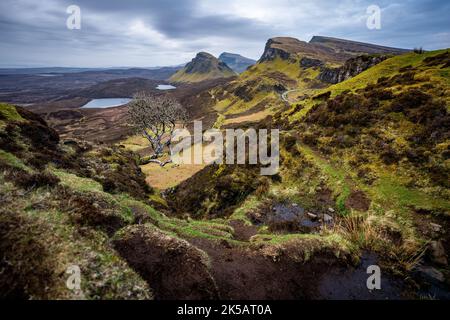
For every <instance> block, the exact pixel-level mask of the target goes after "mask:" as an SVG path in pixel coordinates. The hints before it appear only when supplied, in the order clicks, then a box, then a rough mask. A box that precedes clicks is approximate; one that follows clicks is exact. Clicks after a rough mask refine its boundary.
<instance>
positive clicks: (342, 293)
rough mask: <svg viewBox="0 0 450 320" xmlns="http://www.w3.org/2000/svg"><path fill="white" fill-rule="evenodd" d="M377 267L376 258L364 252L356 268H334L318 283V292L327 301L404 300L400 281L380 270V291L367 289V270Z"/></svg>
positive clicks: (372, 254)
mask: <svg viewBox="0 0 450 320" xmlns="http://www.w3.org/2000/svg"><path fill="white" fill-rule="evenodd" d="M371 265H378V256H377V255H376V254H374V253H370V252H366V253H364V254H363V255H362V257H361V263H360V265H359V266H358V267H357V268H349V267H347V268H343V267H334V268H331V269H330V270H329V272H328V273H327V274H325V275H324V276H323V277H322V279H321V280H320V282H319V286H318V291H319V294H320V296H321V298H322V299H327V300H386V299H393V300H399V299H404V298H405V297H404V296H403V295H402V292H403V291H404V290H403V289H404V286H403V283H402V281H401V280H399V279H396V278H394V277H392V276H390V275H387V274H385V273H383V270H381V278H380V279H381V290H369V289H368V288H367V279H368V277H369V276H370V274H367V268H368V267H369V266H371Z"/></svg>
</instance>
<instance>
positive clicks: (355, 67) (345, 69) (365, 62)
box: [318, 55, 388, 84]
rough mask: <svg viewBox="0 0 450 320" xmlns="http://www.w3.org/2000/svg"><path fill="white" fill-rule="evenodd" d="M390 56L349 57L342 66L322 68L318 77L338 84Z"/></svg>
mask: <svg viewBox="0 0 450 320" xmlns="http://www.w3.org/2000/svg"><path fill="white" fill-rule="evenodd" d="M387 58H388V56H385V55H382V56H368V55H364V56H359V57H356V58H351V59H349V60H348V61H347V62H346V63H345V64H344V65H343V66H342V67H339V68H322V71H321V72H320V74H319V77H318V79H319V80H321V81H323V82H327V83H332V84H336V83H339V82H342V81H345V80H347V79H350V78H352V77H354V76H357V75H358V74H360V73H361V72H363V71H365V70H367V69H369V68H371V67H373V66H374V65H377V64H379V63H380V62H382V61H384V60H386V59H387Z"/></svg>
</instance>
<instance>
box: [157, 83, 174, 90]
mask: <svg viewBox="0 0 450 320" xmlns="http://www.w3.org/2000/svg"><path fill="white" fill-rule="evenodd" d="M176 88H177V87H174V86H172V85H170V84H160V85H158V86H157V87H156V89H158V90H175V89H176Z"/></svg>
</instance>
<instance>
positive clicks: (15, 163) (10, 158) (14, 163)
mask: <svg viewBox="0 0 450 320" xmlns="http://www.w3.org/2000/svg"><path fill="white" fill-rule="evenodd" d="M0 161H4V162H5V163H6V164H7V165H9V166H11V167H14V168H17V169H22V170H25V171H31V169H30V168H29V167H27V166H26V165H25V164H24V163H23V162H22V161H21V160H20V159H19V158H17V157H16V156H15V155H13V154H11V153H9V152H6V151H3V150H1V149H0Z"/></svg>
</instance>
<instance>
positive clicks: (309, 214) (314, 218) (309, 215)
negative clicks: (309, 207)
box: [306, 212, 319, 220]
mask: <svg viewBox="0 0 450 320" xmlns="http://www.w3.org/2000/svg"><path fill="white" fill-rule="evenodd" d="M306 215H307V216H308V217H309V218H310V219H311V220H317V219H318V218H319V217H318V216H317V214H314V213H311V212H307V213H306Z"/></svg>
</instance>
